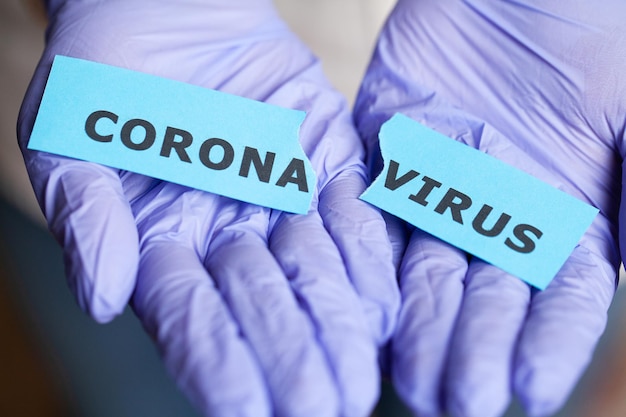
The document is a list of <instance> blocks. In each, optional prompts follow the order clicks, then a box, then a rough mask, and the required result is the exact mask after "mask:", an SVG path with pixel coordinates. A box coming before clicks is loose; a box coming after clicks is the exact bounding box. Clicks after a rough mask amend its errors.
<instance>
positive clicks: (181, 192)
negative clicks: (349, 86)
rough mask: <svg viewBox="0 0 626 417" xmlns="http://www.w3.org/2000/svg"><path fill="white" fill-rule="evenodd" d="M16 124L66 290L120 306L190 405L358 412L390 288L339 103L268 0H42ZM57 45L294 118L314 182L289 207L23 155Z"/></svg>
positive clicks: (395, 303)
mask: <svg viewBox="0 0 626 417" xmlns="http://www.w3.org/2000/svg"><path fill="white" fill-rule="evenodd" d="M48 12H49V28H48V30H47V34H46V48H45V51H44V53H43V56H42V58H41V61H40V63H39V65H38V67H37V69H36V72H35V75H34V77H33V80H32V82H31V85H30V87H29V89H28V91H27V94H26V97H25V100H24V103H23V105H22V109H21V113H20V118H19V121H18V136H19V142H20V146H21V149H22V152H23V155H24V159H25V163H26V166H27V169H28V172H29V175H30V178H31V182H32V184H33V188H34V191H35V193H36V195H37V198H38V201H39V203H40V205H41V208H42V210H43V212H44V214H45V216H46V218H47V220H48V224H49V227H50V230H51V231H52V232H53V234H54V235H55V236H56V238H57V239H58V241H59V242H60V244H61V245H62V246H63V249H64V256H65V263H66V271H67V276H68V280H69V284H70V287H71V289H72V290H73V292H74V294H75V296H76V299H77V300H78V303H79V304H80V306H81V307H82V308H83V309H84V310H86V311H87V312H88V313H89V314H90V315H91V316H92V317H93V318H94V319H95V320H97V321H99V322H106V321H109V320H111V319H112V318H113V317H114V316H115V315H117V314H119V313H120V312H121V311H122V310H123V308H124V306H125V305H126V304H127V303H128V301H129V299H130V301H131V305H132V307H133V309H134V311H135V313H136V314H137V316H138V317H139V318H140V320H141V321H142V323H143V325H144V327H145V329H146V330H147V332H148V333H149V334H150V335H151V336H152V338H153V339H154V341H155V343H156V344H157V346H158V349H159V352H160V354H161V356H162V358H163V361H164V363H165V366H166V367H167V369H168V370H169V372H170V373H171V375H172V376H173V377H174V378H175V379H176V381H177V383H178V385H179V386H180V387H181V389H182V390H183V391H184V393H186V394H187V396H188V397H189V398H190V399H191V400H192V402H193V403H194V404H195V405H196V406H197V407H198V408H199V410H201V411H202V412H203V413H204V414H205V415H211V416H220V417H222V416H235V415H236V416H255V417H256V416H274V415H275V416H315V417H319V416H339V415H341V416H366V415H368V414H369V412H370V411H371V409H372V408H373V405H374V403H375V401H376V398H377V396H378V389H379V376H378V374H379V371H378V365H377V346H379V345H382V344H383V343H384V342H385V341H386V340H387V339H388V338H389V337H390V334H391V331H392V329H393V327H394V325H395V319H396V315H397V310H398V308H399V291H398V288H397V282H396V278H395V271H394V267H393V264H392V259H391V256H392V255H391V250H390V246H389V240H388V237H387V233H386V230H385V223H384V221H383V220H382V217H381V216H380V213H378V212H377V211H376V210H374V209H372V208H371V207H369V206H367V205H366V204H365V203H363V202H361V201H359V200H358V199H357V197H358V196H359V195H360V193H361V192H362V190H363V189H364V187H365V185H366V184H367V181H368V176H367V174H366V169H365V165H364V163H363V157H364V148H363V145H362V143H361V140H360V139H359V137H358V135H357V134H356V131H355V130H354V127H353V126H352V122H351V115H350V113H349V111H348V109H347V106H346V103H345V102H344V100H343V99H342V98H341V97H340V95H339V94H338V93H337V92H335V91H334V90H333V89H332V88H331V87H330V85H329V84H328V82H327V81H326V80H325V78H324V76H323V74H322V71H321V67H320V64H319V63H318V61H317V60H316V59H315V57H314V56H312V54H311V53H310V52H309V51H308V49H307V48H306V47H305V46H304V45H303V44H302V43H300V41H299V40H298V39H297V38H296V37H295V36H294V35H293V34H292V33H291V32H290V31H289V30H288V29H287V27H286V25H285V24H284V23H283V22H282V21H281V20H280V19H279V18H278V16H277V14H276V12H275V10H274V9H273V7H272V4H271V2H270V1H269V0H234V1H232V0H231V1H228V2H226V1H217V0H212V1H208V0H207V1H202V2H198V1H191V0H189V1H182V0H180V1H175V2H174V1H165V0H162V1H144V0H107V1H95V0H94V1H58V2H51V3H49V4H48ZM56 54H60V55H66V56H73V57H78V58H83V59H88V60H92V61H97V62H102V63H106V64H111V65H116V66H121V67H126V68H130V69H133V70H138V71H142V72H145V73H151V74H155V75H159V76H163V77H167V78H172V79H176V80H179V81H184V82H188V83H192V84H196V85H200V86H203V87H208V88H213V89H218V90H221V91H225V92H228V93H233V94H237V95H240V96H245V97H249V98H252V99H256V100H260V101H265V102H268V103H272V104H275V105H280V106H283V107H288V108H294V109H300V110H305V111H307V117H306V119H305V121H304V123H303V125H302V127H301V131H300V138H301V144H302V146H303V148H304V150H305V152H306V154H307V156H308V157H309V158H310V159H311V162H312V164H313V167H314V169H315V170H316V173H317V176H318V188H317V190H316V192H315V197H314V201H313V204H312V206H311V209H310V211H309V213H308V215H305V216H302V215H290V214H285V213H280V212H275V211H271V210H269V209H265V208H261V207H257V206H253V205H249V204H244V203H241V202H237V201H233V200H230V199H228V198H224V197H219V196H216V195H212V194H209V193H206V192H201V191H198V190H193V189H189V188H186V187H183V186H179V185H176V184H172V183H167V182H163V181H158V180H155V179H152V178H148V177H145V176H141V175H137V174H133V173H130V172H125V171H119V170H116V169H111V168H108V167H104V166H100V165H96V164H92V163H88V162H84V161H78V160H71V159H67V158H62V157H59V156H54V155H50V154H45V153H40V152H34V151H30V150H28V149H26V144H27V141H28V138H29V135H30V132H31V130H32V125H33V123H34V118H35V115H36V111H37V108H38V105H39V103H40V100H41V97H42V92H43V88H44V84H45V80H46V77H47V74H48V73H49V71H50V66H51V62H52V59H53V57H54V56H55V55H56Z"/></svg>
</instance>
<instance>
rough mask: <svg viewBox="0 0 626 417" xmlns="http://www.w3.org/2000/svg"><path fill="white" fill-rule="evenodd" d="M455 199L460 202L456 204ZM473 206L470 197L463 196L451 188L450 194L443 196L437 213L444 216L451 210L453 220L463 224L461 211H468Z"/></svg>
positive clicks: (436, 209) (436, 208)
mask: <svg viewBox="0 0 626 417" xmlns="http://www.w3.org/2000/svg"><path fill="white" fill-rule="evenodd" d="M455 199H458V200H460V201H458V202H456V203H455V202H454V200H455ZM471 205H472V199H471V198H470V197H469V196H468V195H466V194H463V193H462V192H460V191H457V190H455V189H454V188H450V189H449V190H448V192H446V195H444V196H443V198H442V199H441V201H440V202H439V204H437V207H435V211H436V212H437V213H439V214H443V213H445V211H446V209H447V208H449V209H450V213H452V219H453V220H454V221H455V222H457V223H461V224H463V218H462V217H461V211H462V210H466V209H468V208H469V206H471Z"/></svg>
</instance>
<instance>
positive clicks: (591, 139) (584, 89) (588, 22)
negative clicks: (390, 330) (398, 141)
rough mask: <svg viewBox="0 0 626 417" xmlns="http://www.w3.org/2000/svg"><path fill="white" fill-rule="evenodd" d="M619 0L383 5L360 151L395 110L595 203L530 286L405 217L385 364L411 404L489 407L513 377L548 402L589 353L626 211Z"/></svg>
mask: <svg viewBox="0 0 626 417" xmlns="http://www.w3.org/2000/svg"><path fill="white" fill-rule="evenodd" d="M625 13H626V3H624V2H620V1H618V0H610V1H607V2H604V3H603V4H602V8H598V7H596V6H595V5H594V4H593V3H592V2H583V1H576V2H574V3H573V4H572V3H568V4H567V5H565V4H561V3H559V2H540V1H516V2H493V1H471V0H470V1H463V2H461V1H427V0H423V1H417V0H413V1H411V0H400V1H399V2H398V3H397V4H396V7H395V9H394V11H393V12H392V14H391V15H390V17H389V19H388V21H387V23H386V25H385V27H384V29H383V31H382V33H381V35H380V38H379V40H378V44H377V48H376V51H375V54H374V56H373V58H372V61H371V63H370V66H369V68H368V70H367V73H366V75H365V78H364V80H363V83H362V86H361V90H360V92H359V95H358V99H357V103H356V106H355V110H354V113H355V120H356V124H357V129H358V131H359V133H360V134H361V136H362V137H363V138H364V139H365V140H366V142H367V146H368V151H369V153H370V155H372V157H371V161H373V163H374V164H373V166H374V165H377V166H378V167H380V157H379V156H377V155H378V153H379V149H378V147H377V137H376V136H377V133H378V131H379V129H380V126H381V124H382V123H383V122H384V121H386V120H387V119H389V118H390V117H391V116H392V115H393V114H394V113H396V112H399V113H403V114H405V115H407V116H409V117H411V118H413V119H414V120H416V121H418V122H420V123H422V124H425V125H427V126H429V127H431V128H433V129H435V130H437V131H439V132H441V133H443V134H445V135H447V136H449V137H452V138H454V139H456V140H458V141H460V142H463V143H465V144H467V145H469V146H471V147H474V148H477V149H480V150H481V151H483V152H486V153H488V154H490V155H492V156H494V157H496V158H498V159H500V160H502V161H504V162H506V163H508V164H510V165H513V166H515V167H517V168H519V169H521V170H523V171H526V172H527V173H529V174H531V175H533V176H535V177H538V178H539V179H541V180H543V181H545V182H547V183H548V184H551V185H552V186H554V187H556V188H559V189H561V190H562V191H564V192H567V193H569V194H571V195H573V196H574V197H576V198H578V199H580V200H582V201H584V202H586V203H588V204H590V205H593V206H595V207H597V208H598V209H599V210H600V213H599V215H598V216H597V218H596V219H595V221H594V223H593V224H592V225H591V227H590V228H589V229H588V231H587V233H586V234H585V235H584V237H583V238H582V239H581V240H580V242H579V244H578V245H577V247H576V248H575V250H574V251H573V253H572V254H571V256H570V258H569V259H568V261H567V262H566V264H565V265H564V266H563V268H562V269H561V270H560V272H559V273H558V275H557V276H556V277H555V279H554V280H553V282H552V283H551V284H550V285H549V287H548V288H547V289H546V290H544V291H536V290H533V289H531V288H530V287H529V286H528V285H526V284H524V283H523V282H522V281H520V280H518V279H517V278H515V277H512V276H509V275H507V274H506V273H504V272H503V271H501V270H499V269H498V268H496V267H494V266H491V265H489V264H486V263H485V262H482V261H480V260H479V259H475V258H471V257H469V256H468V255H467V254H466V253H463V252H462V251H460V250H457V249H455V248H453V247H450V246H448V245H447V244H445V243H443V242H441V241H439V240H438V239H436V238H434V237H432V236H429V235H427V234H425V233H424V232H422V231H419V230H414V231H412V232H411V230H410V228H408V229H407V231H408V232H411V233H412V234H411V236H410V240H409V243H408V245H407V246H406V251H405V253H404V256H403V258H402V263H401V267H400V270H399V274H400V286H401V294H402V300H403V304H402V307H401V311H400V315H399V319H398V327H397V331H396V334H395V336H394V338H393V341H392V345H393V349H392V351H393V364H392V379H393V383H394V385H395V388H396V390H397V391H398V393H399V395H400V397H401V398H402V399H403V400H404V401H405V402H406V403H407V404H408V405H409V406H410V408H411V409H412V410H413V411H414V412H415V413H416V414H417V415H419V416H421V417H422V416H424V417H429V416H439V415H441V414H442V413H443V412H447V413H449V414H451V415H452V416H464V417H473V416H480V417H492V416H498V415H501V414H502V413H503V412H504V410H505V409H506V407H507V405H508V403H509V401H510V399H511V396H512V392H513V393H514V394H516V395H517V396H518V397H519V399H520V401H521V402H522V404H523V405H524V407H525V409H526V410H527V412H528V414H529V415H530V416H547V415H550V414H551V413H553V412H555V411H556V410H557V409H558V408H559V407H561V406H562V405H563V403H564V402H565V400H566V398H567V396H568V394H569V393H570V392H571V390H572V388H573V387H574V385H575V383H576V381H577V379H578V378H579V377H580V375H581V373H582V372H583V370H584V369H585V367H586V365H587V364H588V363H589V360H590V358H591V355H592V352H593V349H594V346H595V344H596V342H597V340H598V338H599V337H600V335H601V333H602V332H603V329H604V327H605V323H606V312H607V309H608V306H609V304H610V301H611V298H612V296H613V294H614V291H615V288H616V283H617V267H618V263H619V253H618V250H617V238H618V219H620V220H622V221H623V219H625V218H626V217H625V216H626V210H625V209H624V208H623V206H622V208H620V206H619V203H620V193H621V191H620V190H621V188H622V187H621V184H622V178H621V174H620V164H622V161H623V156H624V132H625V130H624V127H625V126H624V111H625V109H626V101H625V99H626V78H624V77H623V75H622V69H623V68H624V64H626V60H625V57H626V54H624V40H625V39H626V31H625V30H624V25H623V21H622V19H621V16H624V15H625ZM368 158H369V157H368ZM377 158H378V160H377ZM402 237H403V235H402V233H399V234H398V236H396V237H393V239H394V241H401V240H398V239H401V238H402ZM621 239H622V240H621V242H622V248H626V246H625V245H624V243H626V242H624V233H623V232H622V233H621Z"/></svg>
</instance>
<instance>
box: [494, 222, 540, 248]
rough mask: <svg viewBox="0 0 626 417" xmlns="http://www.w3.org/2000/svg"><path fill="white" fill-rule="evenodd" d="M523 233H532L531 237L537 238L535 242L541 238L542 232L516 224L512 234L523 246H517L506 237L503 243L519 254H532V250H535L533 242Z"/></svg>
mask: <svg viewBox="0 0 626 417" xmlns="http://www.w3.org/2000/svg"><path fill="white" fill-rule="evenodd" d="M524 232H530V233H532V234H533V235H535V237H537V240H539V239H540V238H541V236H543V232H542V231H541V230H539V229H537V228H536V227H534V226H531V225H529V224H518V225H517V226H515V228H514V229H513V234H514V235H515V237H516V238H518V239H519V240H520V241H521V242H522V243H523V244H524V246H517V245H516V244H515V243H513V241H512V240H511V239H509V238H508V237H507V238H506V240H505V241H504V244H505V245H507V246H508V247H509V248H511V249H513V250H514V251H516V252H519V253H530V252H532V251H533V250H535V242H533V241H532V239H531V238H530V237H529V236H528V235H526V234H525V233H524Z"/></svg>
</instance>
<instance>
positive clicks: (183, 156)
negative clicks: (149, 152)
mask: <svg viewBox="0 0 626 417" xmlns="http://www.w3.org/2000/svg"><path fill="white" fill-rule="evenodd" d="M176 136H180V138H181V141H180V142H176V141H175V140H174V138H176ZM191 142H193V137H192V136H191V133H189V132H187V131H186V130H181V129H176V128H175V127H169V126H168V127H167V129H165V136H164V137H163V145H162V146H161V156H164V157H166V158H169V157H170V155H171V153H172V149H174V150H175V151H176V153H177V154H178V157H179V158H180V160H181V161H184V162H189V163H191V159H189V155H187V151H185V148H187V147H188V146H189V145H191Z"/></svg>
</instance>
